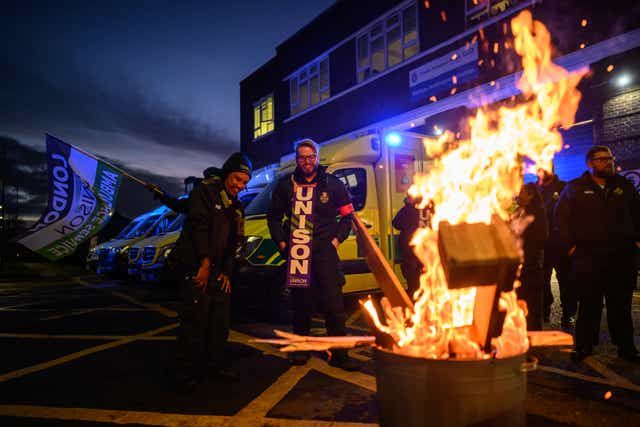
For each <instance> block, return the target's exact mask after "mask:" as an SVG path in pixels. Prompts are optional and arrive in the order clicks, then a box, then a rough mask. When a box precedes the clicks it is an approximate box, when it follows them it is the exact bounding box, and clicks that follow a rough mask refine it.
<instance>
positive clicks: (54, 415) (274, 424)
mask: <svg viewBox="0 0 640 427" xmlns="http://www.w3.org/2000/svg"><path fill="white" fill-rule="evenodd" d="M0 416H4V417H20V418H23V417H24V418H39V419H46V420H65V421H85V422H96V423H105V424H141V425H148V426H234V427H235V426H271V427H375V426H377V425H378V424H371V423H349V422H339V421H318V420H291V419H284V418H262V419H255V420H245V419H236V418H232V417H229V416H223V415H185V414H175V413H166V412H144V411H121V410H114V409H90V408H60V407H53V406H35V405H0ZM244 421H248V422H251V421H255V422H252V423H250V424H248V423H245V422H244Z"/></svg>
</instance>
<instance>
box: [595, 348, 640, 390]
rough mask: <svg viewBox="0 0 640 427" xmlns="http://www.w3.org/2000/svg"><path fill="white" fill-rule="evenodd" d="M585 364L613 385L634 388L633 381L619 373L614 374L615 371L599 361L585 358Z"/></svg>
mask: <svg viewBox="0 0 640 427" xmlns="http://www.w3.org/2000/svg"><path fill="white" fill-rule="evenodd" d="M583 362H584V363H585V364H586V365H588V366H590V367H591V368H592V369H593V370H595V371H596V372H598V373H599V374H600V375H602V376H604V377H606V378H607V379H609V380H610V381H612V383H613V384H620V385H624V386H625V387H627V388H628V387H633V386H634V385H635V384H633V383H632V382H631V381H629V380H628V379H627V378H625V377H623V376H622V375H619V374H618V373H616V372H614V371H613V370H611V369H609V368H607V367H606V366H605V365H604V364H603V363H601V362H600V361H599V360H598V359H596V358H594V357H592V356H589V357H587V358H585V359H584V360H583ZM639 389H640V388H639Z"/></svg>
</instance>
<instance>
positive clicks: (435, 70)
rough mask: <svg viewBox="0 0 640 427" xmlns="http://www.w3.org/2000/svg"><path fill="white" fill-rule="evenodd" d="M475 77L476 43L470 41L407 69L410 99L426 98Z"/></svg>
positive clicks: (476, 66)
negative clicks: (468, 43) (467, 44)
mask: <svg viewBox="0 0 640 427" xmlns="http://www.w3.org/2000/svg"><path fill="white" fill-rule="evenodd" d="M477 77H478V43H472V44H470V45H469V46H463V47H461V48H459V49H456V50H453V51H451V52H449V53H447V54H446V55H443V56H441V57H439V58H436V59H434V60H432V61H429V62H427V63H426V64H423V65H421V66H420V67H418V68H414V69H413V70H411V71H409V91H410V92H411V99H412V100H414V101H416V100H427V99H428V98H429V97H431V96H434V95H438V94H440V93H442V92H444V91H449V90H450V89H451V88H453V87H454V86H456V85H459V84H461V83H465V82H468V81H470V80H473V79H476V78H477Z"/></svg>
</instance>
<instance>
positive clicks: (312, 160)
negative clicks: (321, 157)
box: [296, 154, 317, 162]
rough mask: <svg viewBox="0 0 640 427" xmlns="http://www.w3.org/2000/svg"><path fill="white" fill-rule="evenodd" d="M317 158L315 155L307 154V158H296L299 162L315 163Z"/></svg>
mask: <svg viewBox="0 0 640 427" xmlns="http://www.w3.org/2000/svg"><path fill="white" fill-rule="evenodd" d="M316 158H317V156H316V155H315V154H309V155H308V156H296V159H297V160H298V161H299V162H315V161H316Z"/></svg>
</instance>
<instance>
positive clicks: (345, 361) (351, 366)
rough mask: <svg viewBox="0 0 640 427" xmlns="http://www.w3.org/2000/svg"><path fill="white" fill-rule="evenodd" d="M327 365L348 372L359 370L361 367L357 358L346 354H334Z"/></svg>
mask: <svg viewBox="0 0 640 427" xmlns="http://www.w3.org/2000/svg"><path fill="white" fill-rule="evenodd" d="M329 365H331V366H333V367H335V368H340V369H343V370H345V371H349V372H354V371H359V370H360V369H361V368H362V364H361V363H360V361H359V360H356V359H354V358H353V357H350V356H348V355H343V356H338V355H334V357H332V358H331V360H329Z"/></svg>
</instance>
